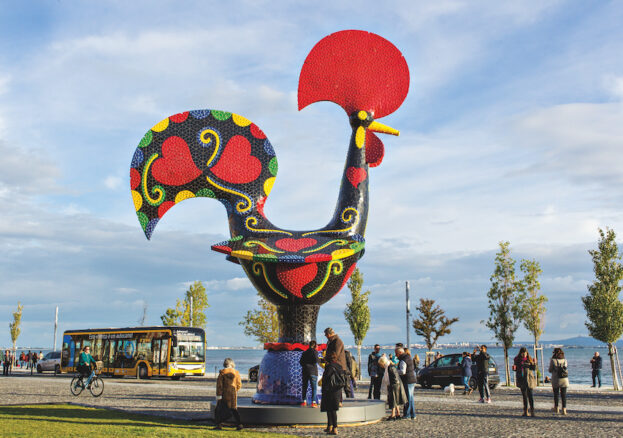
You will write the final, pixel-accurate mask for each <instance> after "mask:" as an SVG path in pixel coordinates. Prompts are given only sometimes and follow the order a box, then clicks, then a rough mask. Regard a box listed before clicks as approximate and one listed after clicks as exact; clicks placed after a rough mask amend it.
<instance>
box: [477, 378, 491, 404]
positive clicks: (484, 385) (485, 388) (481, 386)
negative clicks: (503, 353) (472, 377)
mask: <svg viewBox="0 0 623 438" xmlns="http://www.w3.org/2000/svg"><path fill="white" fill-rule="evenodd" d="M478 392H480V398H482V399H488V398H491V393H489V375H488V374H478Z"/></svg>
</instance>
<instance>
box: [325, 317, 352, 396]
mask: <svg viewBox="0 0 623 438" xmlns="http://www.w3.org/2000/svg"><path fill="white" fill-rule="evenodd" d="M324 335H325V336H326V337H327V351H326V352H325V358H329V357H331V355H332V354H335V357H336V361H337V363H338V364H339V365H340V368H341V369H342V370H343V372H344V373H345V374H346V379H347V380H349V379H350V371H349V368H348V364H347V363H346V353H345V352H344V342H342V340H341V339H340V337H339V336H338V335H337V333H335V332H334V331H333V329H332V328H331V327H327V328H326V329H324ZM325 362H328V359H325ZM344 392H346V396H347V397H350V388H347V387H344Z"/></svg>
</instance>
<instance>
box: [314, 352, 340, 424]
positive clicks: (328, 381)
mask: <svg viewBox="0 0 623 438" xmlns="http://www.w3.org/2000/svg"><path fill="white" fill-rule="evenodd" d="M325 361H326V365H325V368H324V374H323V375H322V399H321V400H320V411H321V412H326V413H327V428H326V429H325V430H324V431H325V432H326V433H328V434H329V435H337V411H339V410H340V404H341V403H342V389H343V388H344V387H345V386H346V376H345V372H344V369H343V368H342V366H341V365H340V363H339V357H338V354H337V353H336V352H335V351H332V352H330V353H329V354H328V355H327V356H326V358H325Z"/></svg>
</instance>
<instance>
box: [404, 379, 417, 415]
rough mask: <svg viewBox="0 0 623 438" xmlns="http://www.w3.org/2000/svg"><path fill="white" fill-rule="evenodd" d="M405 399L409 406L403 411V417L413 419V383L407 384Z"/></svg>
mask: <svg viewBox="0 0 623 438" xmlns="http://www.w3.org/2000/svg"><path fill="white" fill-rule="evenodd" d="M405 389H406V390H407V399H408V400H409V406H408V407H407V409H405V413H404V417H405V418H407V417H411V418H415V404H414V402H413V390H414V389H415V383H407V387H406V388H405Z"/></svg>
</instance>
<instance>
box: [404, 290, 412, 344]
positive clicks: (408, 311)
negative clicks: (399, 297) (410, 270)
mask: <svg viewBox="0 0 623 438" xmlns="http://www.w3.org/2000/svg"><path fill="white" fill-rule="evenodd" d="M405 292H406V299H407V302H406V304H407V309H406V313H407V348H410V346H411V342H410V340H409V332H410V330H409V322H410V321H411V302H410V301H409V282H408V281H406V282H405Z"/></svg>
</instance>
